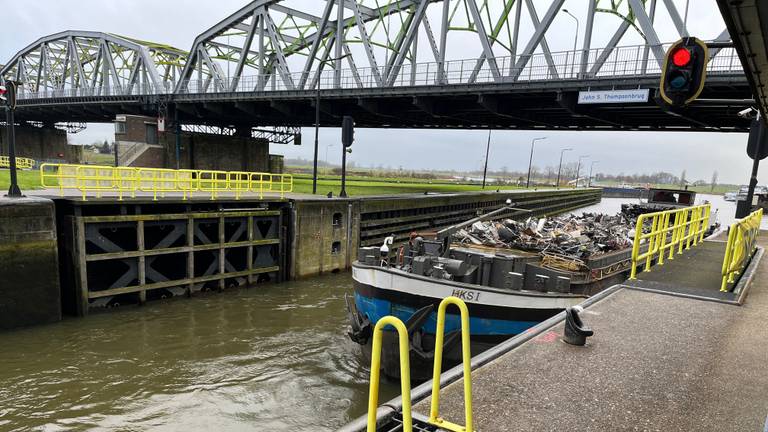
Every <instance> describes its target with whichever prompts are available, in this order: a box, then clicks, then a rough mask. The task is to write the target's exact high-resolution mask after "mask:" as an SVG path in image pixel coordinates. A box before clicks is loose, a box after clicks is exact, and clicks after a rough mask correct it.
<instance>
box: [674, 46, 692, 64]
mask: <svg viewBox="0 0 768 432" xmlns="http://www.w3.org/2000/svg"><path fill="white" fill-rule="evenodd" d="M690 62H691V52H690V51H689V50H688V48H685V47H678V48H675V50H674V51H673V52H672V64H674V65H675V66H677V67H685V66H688V64H689V63H690Z"/></svg>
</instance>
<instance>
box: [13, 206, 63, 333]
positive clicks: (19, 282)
mask: <svg viewBox="0 0 768 432" xmlns="http://www.w3.org/2000/svg"><path fill="white" fill-rule="evenodd" d="M54 214H55V213H54V206H53V201H51V200H47V199H43V198H17V199H9V198H4V197H0V329H9V328H13V327H20V326H27V325H33V324H44V323H50V322H55V321H59V320H61V293H60V289H59V271H58V251H57V239H56V223H55V216H54Z"/></svg>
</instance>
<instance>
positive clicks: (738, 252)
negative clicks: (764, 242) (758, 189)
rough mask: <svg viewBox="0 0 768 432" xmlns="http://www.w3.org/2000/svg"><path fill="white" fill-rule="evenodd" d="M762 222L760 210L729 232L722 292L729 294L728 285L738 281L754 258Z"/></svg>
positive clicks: (735, 225) (740, 221) (732, 227)
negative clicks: (737, 278) (738, 277)
mask: <svg viewBox="0 0 768 432" xmlns="http://www.w3.org/2000/svg"><path fill="white" fill-rule="evenodd" d="M762 220H763V209H758V210H756V211H754V212H752V213H751V214H750V215H749V216H747V217H745V218H743V219H739V220H737V221H736V222H734V223H733V224H732V225H731V227H730V229H729V230H728V242H727V243H726V245H725V258H724V259H723V269H722V275H723V280H722V283H721V285H720V291H723V292H727V291H728V290H729V289H728V288H729V287H728V285H729V284H733V283H734V282H735V281H736V276H738V275H739V274H740V273H741V272H742V271H743V270H744V267H746V266H747V264H748V263H749V260H750V258H752V254H754V253H755V251H756V250H757V236H758V234H759V233H760V222H762Z"/></svg>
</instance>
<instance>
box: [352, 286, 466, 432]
mask: <svg viewBox="0 0 768 432" xmlns="http://www.w3.org/2000/svg"><path fill="white" fill-rule="evenodd" d="M451 304H453V305H456V306H457V307H458V308H459V311H460V316H461V350H462V363H463V367H464V411H465V421H466V426H460V425H457V424H455V423H451V422H449V421H446V420H444V419H442V418H440V417H439V414H438V410H439V405H440V374H441V372H442V360H443V341H444V337H445V312H446V309H447V308H448V305H451ZM388 325H391V326H392V327H394V328H395V330H396V331H397V334H398V347H399V350H400V386H401V387H400V390H401V392H402V400H403V412H402V416H403V429H402V430H403V431H404V432H412V431H413V418H412V416H411V370H410V358H409V353H410V346H409V336H408V330H407V329H406V328H405V324H403V322H402V321H401V320H400V319H398V318H396V317H393V316H385V317H383V318H381V319H380V320H379V321H378V322H377V323H376V325H375V326H374V329H373V346H372V347H371V382H370V390H369V393H368V427H367V432H376V411H377V408H378V406H379V375H380V373H381V349H382V338H383V331H384V327H386V326H388ZM469 336H470V334H469V309H467V305H466V303H464V301H463V300H461V299H459V298H457V297H446V298H444V299H443V300H442V301H441V302H440V305H439V306H438V308H437V327H436V334H435V362H434V376H433V378H432V403H431V407H430V414H429V420H428V423H430V424H432V425H434V426H437V427H438V428H440V430H448V431H452V432H466V431H474V428H473V427H472V376H471V369H472V368H471V360H472V354H471V352H470V338H469ZM420 430H421V429H420Z"/></svg>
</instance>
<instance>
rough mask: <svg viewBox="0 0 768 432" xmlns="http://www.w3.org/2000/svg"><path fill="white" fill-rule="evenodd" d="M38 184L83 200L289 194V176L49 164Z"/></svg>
mask: <svg viewBox="0 0 768 432" xmlns="http://www.w3.org/2000/svg"><path fill="white" fill-rule="evenodd" d="M40 181H41V184H42V186H43V187H44V188H55V189H59V194H60V195H62V196H63V195H64V190H78V191H80V193H81V194H82V197H83V199H84V200H85V199H86V198H87V195H88V193H89V192H95V193H96V196H97V197H101V195H102V194H104V193H105V192H111V193H114V192H116V193H117V195H118V199H119V200H121V201H122V199H123V196H124V195H127V194H130V196H131V197H133V198H135V197H136V192H144V193H151V194H152V198H153V200H157V198H158V195H160V196H161V197H164V196H165V194H166V193H181V194H182V198H183V199H185V200H186V199H187V198H189V197H192V194H193V193H195V192H204V193H207V194H210V196H211V199H212V200H213V199H216V198H218V197H219V195H220V194H221V193H232V194H234V196H235V199H240V197H241V196H242V195H243V194H244V193H257V194H258V195H259V198H263V197H264V193H270V192H271V193H279V194H280V197H281V198H283V197H285V194H286V193H289V192H293V176H292V175H290V174H270V173H258V172H238V171H210V170H173V169H163V168H131V167H110V166H94V165H69V164H49V163H44V164H42V165H40Z"/></svg>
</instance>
